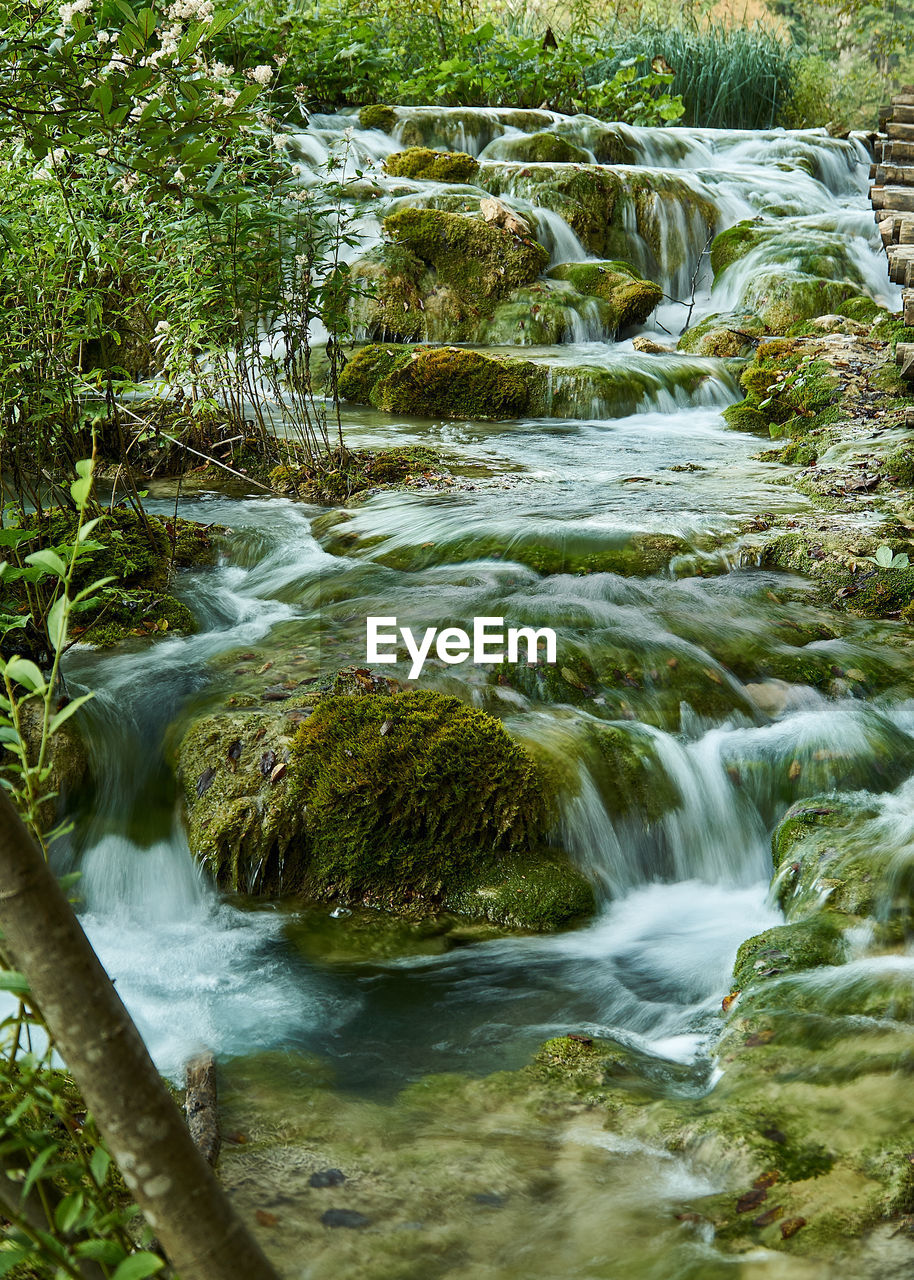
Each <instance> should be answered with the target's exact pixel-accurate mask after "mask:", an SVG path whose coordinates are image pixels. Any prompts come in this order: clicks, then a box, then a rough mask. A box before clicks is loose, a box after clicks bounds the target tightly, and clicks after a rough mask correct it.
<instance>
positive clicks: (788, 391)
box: [724, 339, 841, 439]
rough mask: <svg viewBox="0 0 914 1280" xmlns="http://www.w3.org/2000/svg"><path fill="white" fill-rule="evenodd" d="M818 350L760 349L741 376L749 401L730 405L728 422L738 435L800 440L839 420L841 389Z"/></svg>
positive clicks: (791, 345)
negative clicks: (753, 433) (756, 433)
mask: <svg viewBox="0 0 914 1280" xmlns="http://www.w3.org/2000/svg"><path fill="white" fill-rule="evenodd" d="M819 357H820V350H819V348H818V346H817V345H816V344H815V343H814V342H812V343H795V342H792V341H789V340H780V339H776V340H774V341H762V342H760V343H759V344H758V348H757V350H756V354H755V359H754V360H753V362H752V364H750V365H748V367H747V368H745V369H744V370H743V372H742V374H741V375H740V385H741V386H742V388H743V390H744V391H745V392H746V398H745V400H743V401H741V402H740V403H739V404H735V405H729V406H728V407H727V408H726V409H725V410H724V419H725V421H726V422H727V423H728V425H729V426H731V427H733V428H734V429H736V430H738V431H767V432H768V434H769V435H770V436H772V437H774V438H779V437H784V436H786V437H788V438H790V439H797V438H799V437H802V436H805V435H806V434H807V433H808V432H810V431H814V430H815V429H816V428H817V427H821V426H824V425H825V424H827V423H829V422H832V421H834V420H835V419H836V418H837V416H838V407H837V406H838V401H839V399H840V395H841V389H840V384H839V381H838V378H837V376H836V373H835V370H834V369H833V368H832V367H831V365H829V364H828V363H827V361H825V360H822V359H820V358H819Z"/></svg>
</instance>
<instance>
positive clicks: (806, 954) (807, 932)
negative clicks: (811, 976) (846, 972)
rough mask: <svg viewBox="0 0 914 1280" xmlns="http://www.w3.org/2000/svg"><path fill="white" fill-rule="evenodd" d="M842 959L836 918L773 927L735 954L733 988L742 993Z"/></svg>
mask: <svg viewBox="0 0 914 1280" xmlns="http://www.w3.org/2000/svg"><path fill="white" fill-rule="evenodd" d="M845 927H846V923H845ZM844 956H845V946H844V942H843V930H842V924H841V921H840V918H838V917H836V916H835V915H833V914H832V913H831V912H823V913H821V914H819V915H816V916H813V917H811V918H810V919H808V920H800V921H798V922H797V923H796V924H782V925H776V926H775V927H774V928H773V929H766V930H765V932H764V933H759V934H756V935H755V937H754V938H748V939H747V940H746V941H745V942H744V943H743V944H742V945H741V947H740V948H739V950H738V951H737V953H736V961H735V963H734V966H733V986H734V988H735V989H736V990H737V991H745V990H746V989H747V988H749V987H751V986H754V985H755V984H756V983H759V982H764V981H766V980H770V979H772V978H776V977H779V976H780V975H781V974H784V973H794V972H797V971H802V970H805V969H812V968H816V967H817V966H820V965H832V964H840V963H841V961H842V960H843V959H844Z"/></svg>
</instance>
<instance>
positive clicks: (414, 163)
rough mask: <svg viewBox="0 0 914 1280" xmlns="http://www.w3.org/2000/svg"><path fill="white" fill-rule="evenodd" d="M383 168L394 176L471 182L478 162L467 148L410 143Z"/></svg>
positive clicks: (390, 158)
mask: <svg viewBox="0 0 914 1280" xmlns="http://www.w3.org/2000/svg"><path fill="white" fill-rule="evenodd" d="M384 169H385V171H386V172H387V173H389V174H390V175H391V177H394V178H419V179H426V180H429V181H432V182H471V181H472V180H473V178H474V177H475V175H476V172H477V170H478V169H479V162H478V161H477V160H474V159H473V157H472V156H468V155H467V154H466V152H464V151H431V150H430V149H429V148H428V147H410V148H409V149H408V150H406V151H395V152H394V153H393V154H392V155H389V156H388V157H387V159H386V160H385V161H384Z"/></svg>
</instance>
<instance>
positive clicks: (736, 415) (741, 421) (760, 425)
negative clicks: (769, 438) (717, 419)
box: [723, 400, 768, 435]
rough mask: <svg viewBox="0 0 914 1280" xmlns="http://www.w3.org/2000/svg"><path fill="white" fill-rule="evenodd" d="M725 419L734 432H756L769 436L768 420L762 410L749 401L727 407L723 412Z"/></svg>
mask: <svg viewBox="0 0 914 1280" xmlns="http://www.w3.org/2000/svg"><path fill="white" fill-rule="evenodd" d="M723 419H724V422H726V424H727V426H728V427H731V428H732V429H733V430H734V431H756V432H763V433H764V434H765V435H767V434H768V419H767V418H766V416H765V414H764V413H763V412H762V411H761V409H758V408H756V407H755V405H753V404H752V402H751V401H749V400H741V401H740V402H739V404H730V405H727V407H726V409H724V411H723Z"/></svg>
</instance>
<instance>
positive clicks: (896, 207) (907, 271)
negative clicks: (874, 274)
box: [870, 85, 914, 382]
mask: <svg viewBox="0 0 914 1280" xmlns="http://www.w3.org/2000/svg"><path fill="white" fill-rule="evenodd" d="M879 129H880V132H879V133H878V134H877V136H876V141H875V144H874V151H875V157H876V163H875V164H874V165H873V167H872V169H871V170H870V178H871V179H872V181H873V186H872V187H871V188H870V200H871V202H872V205H873V211H874V213H875V215H876V221H877V223H878V224H879V234H880V235H881V237H882V243H883V245H884V246H885V251H886V255H887V256H888V260H889V279H890V280H891V281H892V282H893V283H894V284H900V285H901V286H902V288H903V293H902V295H901V297H902V304H903V307H904V322H905V324H906V325H910V326H912V327H914V85H906V86H905V87H904V88H903V89H902V90H901V91H900V92H899V93H897V94H896V95H895V97H894V98H893V99H892V101H891V103H889V104H888V105H887V106H884V107H880V108H879ZM895 359H896V361H897V363H898V366H899V368H900V370H901V374H902V377H904V378H906V379H908V381H911V382H914V343H909V342H899V343H898V345H897V347H896V349H895Z"/></svg>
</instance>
